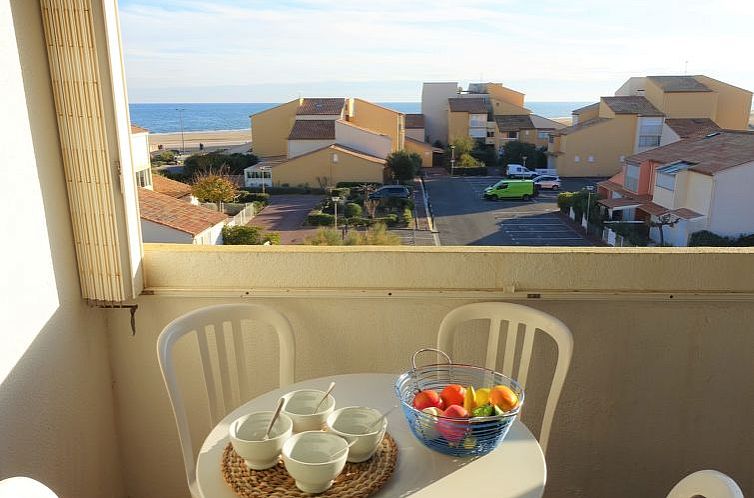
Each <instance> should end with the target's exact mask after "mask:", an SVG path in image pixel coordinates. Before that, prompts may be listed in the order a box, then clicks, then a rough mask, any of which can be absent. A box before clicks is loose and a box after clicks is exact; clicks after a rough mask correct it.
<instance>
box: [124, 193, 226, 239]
mask: <svg viewBox="0 0 754 498" xmlns="http://www.w3.org/2000/svg"><path fill="white" fill-rule="evenodd" d="M139 213H140V216H141V218H142V219H145V220H147V221H151V222H152V223H157V224H159V225H165V226H167V227H170V228H174V229H176V230H178V231H181V232H185V233H188V234H190V235H198V234H200V233H201V232H203V231H204V230H206V229H208V228H210V227H213V226H215V225H217V224H218V223H222V222H223V221H224V220H226V219H227V218H228V217H227V216H226V215H224V214H223V213H219V212H217V211H212V210H211V209H207V208H203V207H200V206H194V205H193V204H189V203H188V202H183V201H179V200H178V199H175V198H173V197H170V196H169V195H165V194H160V193H159V192H153V191H151V190H149V189H145V188H142V187H139Z"/></svg>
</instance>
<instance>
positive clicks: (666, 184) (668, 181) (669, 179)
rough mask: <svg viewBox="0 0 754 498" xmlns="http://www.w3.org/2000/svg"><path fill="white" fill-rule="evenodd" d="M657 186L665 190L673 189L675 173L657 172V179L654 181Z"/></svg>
mask: <svg viewBox="0 0 754 498" xmlns="http://www.w3.org/2000/svg"><path fill="white" fill-rule="evenodd" d="M655 183H656V185H657V186H658V187H662V188H664V189H667V190H675V175H669V174H667V173H659V172H658V173H657V180H656V181H655Z"/></svg>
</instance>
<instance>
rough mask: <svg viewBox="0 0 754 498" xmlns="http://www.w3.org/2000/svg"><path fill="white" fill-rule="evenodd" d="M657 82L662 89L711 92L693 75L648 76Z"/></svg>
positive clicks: (671, 91) (670, 91)
mask: <svg viewBox="0 0 754 498" xmlns="http://www.w3.org/2000/svg"><path fill="white" fill-rule="evenodd" d="M647 78H648V79H650V80H652V81H653V82H655V83H656V84H657V85H658V86H659V87H660V88H662V91H664V92H667V93H674V92H711V91H712V90H710V89H709V87H707V85H705V84H703V83H702V82H700V81H699V80H697V79H696V78H694V77H693V76H647Z"/></svg>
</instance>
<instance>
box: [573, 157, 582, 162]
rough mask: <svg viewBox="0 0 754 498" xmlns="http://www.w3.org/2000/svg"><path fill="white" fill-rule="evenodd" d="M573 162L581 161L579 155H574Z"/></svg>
mask: <svg viewBox="0 0 754 498" xmlns="http://www.w3.org/2000/svg"><path fill="white" fill-rule="evenodd" d="M573 162H575V163H579V162H581V157H579V156H574V158H573Z"/></svg>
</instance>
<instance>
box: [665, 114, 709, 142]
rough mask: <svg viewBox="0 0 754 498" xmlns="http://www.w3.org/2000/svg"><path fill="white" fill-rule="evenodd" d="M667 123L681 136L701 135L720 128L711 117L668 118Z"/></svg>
mask: <svg viewBox="0 0 754 498" xmlns="http://www.w3.org/2000/svg"><path fill="white" fill-rule="evenodd" d="M665 124H666V125H668V127H669V128H670V129H671V130H673V131H674V132H675V133H676V135H678V136H679V137H681V138H692V137H701V136H704V135H709V134H710V133H712V132H713V131H719V130H720V127H719V126H717V123H715V122H714V121H712V120H711V119H709V118H682V119H666V120H665Z"/></svg>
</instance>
